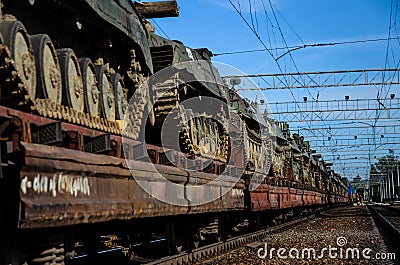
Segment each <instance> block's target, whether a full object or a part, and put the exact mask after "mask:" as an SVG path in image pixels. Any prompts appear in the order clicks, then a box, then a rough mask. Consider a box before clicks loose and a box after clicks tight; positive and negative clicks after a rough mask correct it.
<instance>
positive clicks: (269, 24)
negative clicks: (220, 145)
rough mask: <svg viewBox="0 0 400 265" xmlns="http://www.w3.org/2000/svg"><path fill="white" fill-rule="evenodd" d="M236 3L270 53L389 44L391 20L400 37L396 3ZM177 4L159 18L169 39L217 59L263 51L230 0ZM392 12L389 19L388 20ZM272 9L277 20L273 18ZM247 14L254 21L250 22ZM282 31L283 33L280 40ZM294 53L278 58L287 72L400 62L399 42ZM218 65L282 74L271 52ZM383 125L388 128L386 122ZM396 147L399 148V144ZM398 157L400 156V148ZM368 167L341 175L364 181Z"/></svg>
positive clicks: (273, 95)
mask: <svg viewBox="0 0 400 265" xmlns="http://www.w3.org/2000/svg"><path fill="white" fill-rule="evenodd" d="M231 2H232V3H233V4H234V5H235V6H236V8H238V9H239V8H240V10H241V12H242V14H243V16H244V17H245V18H246V20H247V21H248V22H249V24H250V25H254V29H255V30H256V31H257V32H258V34H259V35H260V37H261V39H262V41H263V42H264V44H265V45H266V46H267V47H268V48H276V47H285V46H286V44H287V46H296V45H302V44H304V43H305V44H313V43H330V42H342V41H355V40H367V39H380V38H388V33H389V25H390V17H391V18H392V24H391V26H392V27H391V37H392V38H393V37H399V34H400V9H399V7H398V4H399V0H335V1H326V0H325V1H323V0H301V1H299V0H271V3H272V9H273V10H272V9H271V7H270V3H269V0H231ZM249 2H251V8H252V10H251V11H252V12H250V5H249ZM178 4H179V6H180V17H179V18H162V19H157V20H156V22H157V24H158V25H159V26H160V27H161V28H162V29H163V30H164V31H165V32H166V33H167V34H168V36H169V37H170V38H171V39H178V40H180V41H182V42H183V43H184V44H185V45H187V46H189V47H192V48H202V47H207V48H208V49H209V50H211V51H212V52H213V53H215V54H217V53H223V52H233V51H243V50H253V49H262V48H263V46H262V44H261V43H260V41H259V40H258V39H257V38H256V37H255V36H254V34H253V33H252V32H251V30H250V29H249V27H248V26H247V25H246V24H245V23H244V22H243V20H242V19H241V17H240V16H239V14H238V13H237V12H236V11H235V9H234V8H233V7H232V5H231V3H230V2H229V0H178ZM239 4H240V7H239ZM391 6H392V16H390V14H391ZM264 7H265V9H264ZM265 11H266V13H267V15H266V14H265ZM273 11H274V12H275V16H276V18H277V21H278V22H276V20H275V17H274V12H273ZM250 14H252V15H253V23H252V22H251V15H250ZM278 25H279V27H281V31H282V34H283V38H282V36H281V33H280V31H279V30H278ZM156 28H157V27H156ZM157 32H158V34H160V35H163V34H162V32H161V31H159V30H157ZM387 48H389V49H388V51H389V56H388V60H387V61H386V53H387ZM283 52H284V50H283V51H282V50H280V51H278V52H277V53H274V54H273V55H274V57H275V58H277V57H278V56H279V55H281V54H282V53H283ZM291 55H292V58H293V60H292V59H291V58H290V56H289V55H286V56H284V57H283V58H281V59H280V60H279V64H280V65H281V70H282V71H283V72H297V71H299V72H306V71H328V70H346V69H349V70H351V69H384V68H385V66H386V68H395V67H396V66H398V63H399V61H400V40H391V41H390V42H388V41H380V42H370V43H361V44H347V45H337V46H328V47H319V48H305V49H300V50H297V51H294V52H292V53H291ZM213 60H214V61H217V62H222V63H226V64H229V65H231V66H234V67H236V68H238V69H240V70H241V71H242V72H244V73H246V74H263V73H279V72H280V71H281V70H279V69H278V67H277V64H276V63H275V61H274V59H273V58H272V57H271V55H269V54H268V53H267V52H257V53H246V54H236V55H224V56H216V57H214V58H213ZM385 64H386V65H385ZM262 85H263V84H261V86H262ZM378 88H379V87H373V86H370V87H368V86H367V87H345V88H327V89H310V90H300V89H297V90H292V92H293V95H292V94H291V93H290V91H289V90H275V91H271V90H269V91H265V92H264V95H265V97H266V98H267V100H268V101H269V102H270V103H274V102H282V101H284V102H287V101H293V100H296V101H302V98H303V96H307V97H308V98H309V99H311V98H312V97H314V98H316V95H317V94H318V93H319V100H320V101H321V100H335V99H336V100H337V99H340V100H341V99H344V96H345V95H348V96H350V99H375V98H376V96H377V89H378ZM390 89H391V90H390V93H395V94H396V96H397V97H400V91H399V86H398V85H397V86H391V87H390ZM399 119H400V118H399ZM336 124H337V123H336ZM391 124H393V122H392V123H391ZM319 125H320V126H326V125H327V123H325V122H321V123H320V124H319ZM378 125H379V123H378ZM381 125H385V124H384V123H381ZM305 126H308V125H305ZM343 126H344V125H343ZM394 126H400V124H399V122H398V120H397V121H395V125H394ZM350 127H351V125H350V126H349V131H348V132H349V134H351V133H352V129H351V128H350ZM292 128H293V127H292ZM379 136H380V135H379ZM392 136H393V135H392ZM394 136H396V135H394ZM397 136H398V135H397ZM321 139H325V140H326V134H324V133H322V135H321ZM332 139H340V137H335V136H334V137H332ZM391 147H392V148H395V149H396V148H398V145H396V146H394V147H393V146H391ZM333 148H334V146H333V147H328V148H327V149H326V150H324V151H322V150H320V151H321V152H322V153H325V154H329V155H333V156H335V157H336V154H334V153H333V152H332V151H331V150H332V149H333ZM351 148H352V149H354V152H356V153H359V152H363V150H362V148H363V147H359V148H356V147H354V148H353V147H351ZM351 148H350V147H349V148H348V149H349V150H350V149H351ZM376 148H378V147H376ZM379 148H380V149H379V150H378V151H379V152H387V150H388V148H389V147H388V146H383V147H379ZM360 150H361V151H360ZM364 151H365V150H364ZM374 151H377V150H372V152H370V154H371V155H373V154H374ZM396 153H400V150H399V151H396ZM350 162H351V161H350ZM370 162H371V161H370ZM352 163H354V161H353V162H352ZM367 168H368V167H366V168H359V169H357V170H355V171H351V172H350V173H346V172H342V173H343V175H346V176H348V177H354V176H355V175H356V174H361V175H362V176H364V177H365V176H366V174H365V172H366V171H367ZM337 170H339V169H338V168H337Z"/></svg>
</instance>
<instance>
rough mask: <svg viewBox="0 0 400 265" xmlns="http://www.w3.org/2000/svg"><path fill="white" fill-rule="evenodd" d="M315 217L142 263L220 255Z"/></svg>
mask: <svg viewBox="0 0 400 265" xmlns="http://www.w3.org/2000/svg"><path fill="white" fill-rule="evenodd" d="M314 217H315V215H310V216H307V217H303V218H300V219H297V220H294V221H290V222H287V223H283V224H281V225H277V226H274V227H270V228H267V229H265V230H261V231H257V232H252V233H249V234H246V235H241V236H237V237H232V238H229V239H228V240H226V241H224V242H218V243H213V244H210V245H206V246H203V247H199V248H197V249H194V250H192V251H191V252H183V253H179V254H177V255H173V256H168V257H163V258H161V259H157V260H153V261H151V262H147V263H146V262H145V263H142V264H146V265H181V264H192V263H196V262H199V261H200V260H202V259H205V258H213V257H216V256H218V255H222V254H224V253H227V252H229V251H231V250H233V249H236V248H239V247H242V246H245V245H251V244H252V243H253V244H254V243H255V244H259V241H261V240H262V239H264V238H265V237H266V236H267V235H269V234H271V233H273V232H279V231H282V230H287V229H291V228H294V227H295V226H297V225H300V224H301V223H304V222H306V221H309V220H311V219H313V218H314Z"/></svg>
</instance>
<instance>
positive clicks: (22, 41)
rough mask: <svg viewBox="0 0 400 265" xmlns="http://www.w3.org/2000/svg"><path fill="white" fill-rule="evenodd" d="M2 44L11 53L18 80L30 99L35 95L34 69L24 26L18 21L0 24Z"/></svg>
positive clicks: (30, 46)
mask: <svg viewBox="0 0 400 265" xmlns="http://www.w3.org/2000/svg"><path fill="white" fill-rule="evenodd" d="M0 31H1V33H2V35H3V37H4V44H5V45H6V46H8V48H9V49H10V52H11V58H12V59H13V60H14V62H15V68H16V70H17V71H18V74H19V78H20V79H21V81H22V83H23V84H24V85H25V89H26V92H27V93H28V95H29V96H30V97H31V98H34V97H35V95H36V69H35V59H34V56H33V52H32V45H31V42H30V40H29V36H28V33H27V32H26V29H25V27H24V25H23V24H22V23H21V22H20V21H4V22H1V24H0Z"/></svg>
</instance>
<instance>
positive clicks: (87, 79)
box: [79, 58, 100, 117]
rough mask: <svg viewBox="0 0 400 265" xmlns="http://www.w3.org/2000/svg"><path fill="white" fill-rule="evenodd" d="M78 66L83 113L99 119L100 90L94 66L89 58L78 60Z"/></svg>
mask: <svg viewBox="0 0 400 265" xmlns="http://www.w3.org/2000/svg"><path fill="white" fill-rule="evenodd" d="M79 65H80V67H81V71H82V81H83V92H84V95H85V96H84V101H85V112H87V113H89V114H90V115H92V116H94V117H100V90H99V87H98V82H97V76H96V71H95V68H94V65H93V63H92V61H91V60H90V59H89V58H80V59H79Z"/></svg>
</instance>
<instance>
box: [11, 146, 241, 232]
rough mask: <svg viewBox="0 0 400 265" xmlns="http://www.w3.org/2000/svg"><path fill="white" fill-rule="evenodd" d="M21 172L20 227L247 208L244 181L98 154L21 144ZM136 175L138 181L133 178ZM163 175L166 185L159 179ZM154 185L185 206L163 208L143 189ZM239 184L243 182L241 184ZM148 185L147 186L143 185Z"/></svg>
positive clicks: (154, 188)
mask: <svg viewBox="0 0 400 265" xmlns="http://www.w3.org/2000/svg"><path fill="white" fill-rule="evenodd" d="M17 159H18V160H19V161H18V162H19V163H23V167H22V169H21V172H20V201H21V212H20V217H19V221H20V222H19V226H20V227H21V228H35V227H51V226H65V225H71V224H80V223H94V222H104V221H108V220H113V219H120V220H121V219H131V218H142V217H155V216H167V215H177V214H192V213H202V212H219V211H227V210H234V209H243V205H244V203H243V188H244V184H243V182H240V181H239V182H238V179H237V178H233V177H230V176H222V177H221V179H220V180H216V178H217V176H216V175H212V174H207V173H201V172H189V171H186V170H182V169H179V168H175V167H171V166H164V165H152V164H151V163H146V162H141V161H129V166H130V168H131V170H129V168H128V164H127V162H126V161H125V159H121V158H116V157H110V156H106V155H95V154H90V153H85V152H80V151H76V150H70V149H66V148H60V147H52V146H45V145H39V144H31V143H24V142H21V152H20V156H19V158H17ZM131 173H132V174H133V176H134V177H133V176H132V175H131ZM157 174H162V176H163V177H164V180H160V179H159V178H157V177H156V175H157ZM137 180H140V183H141V185H152V188H153V190H152V191H153V192H156V193H157V194H158V195H159V194H164V195H165V196H167V195H171V194H172V195H175V196H182V205H184V206H174V205H171V204H167V203H163V202H161V201H159V200H157V199H155V198H154V197H152V196H151V195H149V194H148V193H146V192H145V191H144V190H143V189H142V187H141V186H140V185H139V184H138V181H137ZM167 181H171V182H174V183H180V184H185V185H184V186H181V187H184V188H183V194H182V193H181V191H180V190H169V189H168V188H167V186H166V182H167ZM210 181H214V182H215V183H214V184H213V185H211V187H206V186H204V188H203V186H201V188H200V189H199V192H198V193H196V195H195V196H198V197H197V198H190V197H188V194H186V193H187V190H186V189H187V188H186V187H188V186H190V185H201V184H205V183H208V182H210ZM236 182H238V183H236ZM143 183H144V184H143ZM230 186H234V188H233V189H231V190H229V191H228V192H227V193H226V194H225V195H223V196H222V197H221V198H220V199H217V200H215V201H212V202H210V203H208V204H204V205H201V206H193V207H192V206H191V200H196V199H199V198H202V197H204V196H207V194H210V193H213V192H214V193H215V192H217V193H218V194H220V193H221V191H223V190H224V189H225V190H228V188H230Z"/></svg>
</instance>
